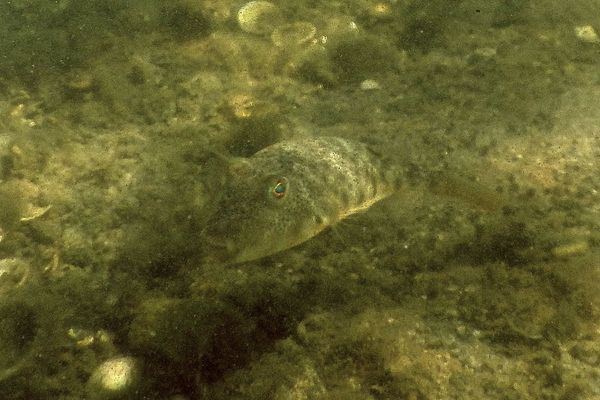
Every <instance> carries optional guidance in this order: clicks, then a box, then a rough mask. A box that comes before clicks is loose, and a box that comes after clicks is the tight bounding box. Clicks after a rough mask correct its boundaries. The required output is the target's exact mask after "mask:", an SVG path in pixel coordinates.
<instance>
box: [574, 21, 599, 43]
mask: <svg viewBox="0 0 600 400" xmlns="http://www.w3.org/2000/svg"><path fill="white" fill-rule="evenodd" d="M575 36H577V39H579V40H580V41H582V42H586V43H600V37H599V36H598V34H597V33H596V30H595V29H594V27H592V26H591V25H582V26H576V27H575Z"/></svg>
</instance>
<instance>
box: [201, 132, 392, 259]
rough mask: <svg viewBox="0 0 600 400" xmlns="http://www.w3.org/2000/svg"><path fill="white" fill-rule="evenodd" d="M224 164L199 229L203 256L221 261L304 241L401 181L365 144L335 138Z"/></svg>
mask: <svg viewBox="0 0 600 400" xmlns="http://www.w3.org/2000/svg"><path fill="white" fill-rule="evenodd" d="M228 170H229V172H228V176H227V181H226V183H225V185H224V188H223V190H222V191H221V196H220V198H219V200H218V203H217V206H216V211H215V213H214V214H213V216H212V217H211V218H210V219H209V220H208V221H207V223H206V228H205V229H204V232H203V233H202V235H201V236H202V238H203V243H204V252H205V255H206V257H207V258H208V259H210V260H214V261H217V262H221V263H226V264H235V263H241V262H245V261H250V260H255V259H258V258H261V257H265V256H268V255H271V254H274V253H277V252H280V251H283V250H286V249H288V248H291V247H293V246H296V245H298V244H300V243H302V242H305V241H307V240H308V239H310V238H312V237H314V236H315V235H317V234H318V233H320V232H321V231H323V230H324V229H326V228H327V227H329V226H331V225H334V224H335V223H337V222H338V221H340V220H342V219H344V218H346V217H347V216H349V215H351V214H354V213H357V212H359V211H362V210H365V209H367V208H369V207H371V206H372V205H373V204H374V203H376V202H378V201H380V200H382V199H384V198H386V197H387V196H389V195H391V194H392V193H393V192H394V191H395V190H396V188H397V181H398V179H397V176H396V174H394V173H393V172H392V171H391V169H390V168H389V167H387V166H386V165H385V163H384V161H382V159H381V157H379V156H378V155H377V154H375V153H374V152H373V151H371V150H370V149H369V147H367V146H366V145H364V144H362V143H360V142H354V141H350V140H346V139H342V138H339V137H320V138H303V139H298V140H289V141H283V142H280V143H276V144H273V145H270V146H268V147H266V148H264V149H262V150H260V151H258V152H257V153H255V154H254V155H252V156H251V157H249V158H245V159H241V160H236V161H234V162H232V163H231V164H230V166H229V168H228Z"/></svg>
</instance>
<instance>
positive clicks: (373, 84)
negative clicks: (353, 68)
mask: <svg viewBox="0 0 600 400" xmlns="http://www.w3.org/2000/svg"><path fill="white" fill-rule="evenodd" d="M360 88H361V89H362V90H378V89H381V85H380V84H379V82H377V81H376V80H373V79H365V80H364V81H362V82H361V83H360Z"/></svg>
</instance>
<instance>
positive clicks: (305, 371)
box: [211, 339, 326, 400]
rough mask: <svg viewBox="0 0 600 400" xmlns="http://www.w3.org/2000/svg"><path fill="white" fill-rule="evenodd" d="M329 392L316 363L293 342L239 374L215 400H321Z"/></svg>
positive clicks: (280, 345)
mask: <svg viewBox="0 0 600 400" xmlns="http://www.w3.org/2000/svg"><path fill="white" fill-rule="evenodd" d="M325 394H326V389H325V386H324V384H323V382H322V381H321V378H320V377H319V374H318V372H317V371H316V369H315V367H314V365H313V363H312V361H311V360H310V358H308V357H307V355H306V354H305V353H304V351H303V349H302V347H300V346H299V345H298V344H296V343H295V342H294V341H293V340H291V339H286V340H283V341H281V342H279V343H277V345H276V346H275V349H274V351H272V352H269V353H266V354H264V355H263V356H261V357H260V358H259V359H258V360H256V361H254V362H252V363H251V364H250V365H249V366H248V368H246V369H243V370H239V371H236V372H235V373H234V374H232V375H231V376H229V377H228V378H227V379H226V380H225V382H224V383H223V384H222V385H220V387H218V388H216V389H215V391H214V393H212V397H211V398H213V399H219V400H220V399H223V400H225V399H231V400H236V399H239V400H242V399H243V400H262V399H272V400H318V399H324V398H325Z"/></svg>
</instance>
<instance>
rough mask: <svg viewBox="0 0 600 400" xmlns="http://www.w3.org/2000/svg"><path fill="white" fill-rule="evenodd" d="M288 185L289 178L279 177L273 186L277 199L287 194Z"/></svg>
mask: <svg viewBox="0 0 600 400" xmlns="http://www.w3.org/2000/svg"><path fill="white" fill-rule="evenodd" d="M287 187H288V182H287V179H285V178H279V179H277V182H276V183H275V186H273V189H272V190H271V193H272V194H273V197H275V198H276V199H281V198H283V197H284V196H285V193H286V192H287Z"/></svg>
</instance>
